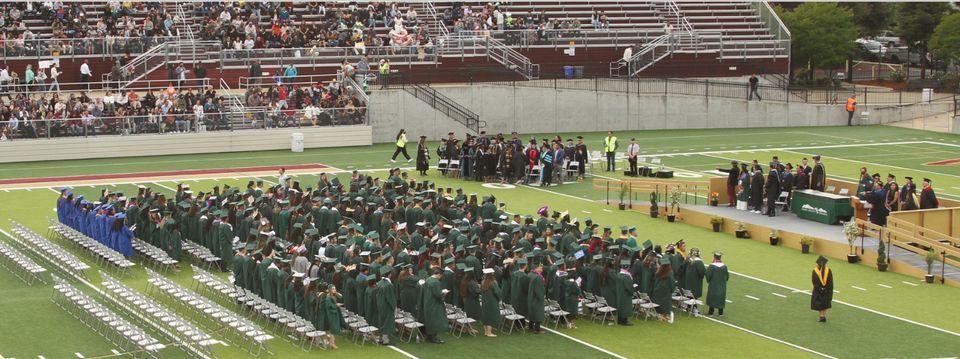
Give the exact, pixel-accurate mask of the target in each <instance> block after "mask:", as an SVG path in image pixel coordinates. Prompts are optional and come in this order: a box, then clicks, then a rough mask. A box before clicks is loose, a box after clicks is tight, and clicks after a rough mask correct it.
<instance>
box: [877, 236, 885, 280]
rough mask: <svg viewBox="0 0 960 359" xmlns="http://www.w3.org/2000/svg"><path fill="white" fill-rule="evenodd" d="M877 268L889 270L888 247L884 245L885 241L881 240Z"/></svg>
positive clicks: (883, 270) (878, 248)
mask: <svg viewBox="0 0 960 359" xmlns="http://www.w3.org/2000/svg"><path fill="white" fill-rule="evenodd" d="M877 270H879V271H881V272H886V271H887V248H886V246H884V245H883V241H880V245H879V246H877Z"/></svg>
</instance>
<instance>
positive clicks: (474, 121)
mask: <svg viewBox="0 0 960 359" xmlns="http://www.w3.org/2000/svg"><path fill="white" fill-rule="evenodd" d="M391 76H392V77H393V79H392V80H390V81H391V82H392V83H391V85H389V86H388V87H390V88H400V89H402V90H404V91H406V92H407V93H409V94H411V95H413V97H416V98H417V99H418V100H420V101H423V102H424V103H426V104H427V105H430V107H433V108H434V109H436V110H437V111H440V112H441V113H443V114H444V115H446V116H447V117H449V118H450V119H452V120H454V121H457V122H459V123H460V124H462V125H463V126H465V127H466V128H468V129H470V130H471V131H474V132H475V133H480V128H482V127H485V126H486V124H485V123H484V122H483V121H481V120H480V115H478V114H477V113H475V112H473V111H470V109H468V108H466V107H464V106H463V105H461V104H459V103H457V102H456V101H454V100H453V99H451V98H449V97H447V96H446V95H444V94H442V93H440V92H438V91H437V90H436V89H434V88H432V87H430V85H429V84H424V83H417V82H409V81H405V79H404V78H403V77H401V76H399V75H396V74H395V75H391Z"/></svg>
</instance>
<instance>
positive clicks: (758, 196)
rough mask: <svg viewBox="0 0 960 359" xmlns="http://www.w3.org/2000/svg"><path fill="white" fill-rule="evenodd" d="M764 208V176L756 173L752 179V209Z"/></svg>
mask: <svg viewBox="0 0 960 359" xmlns="http://www.w3.org/2000/svg"><path fill="white" fill-rule="evenodd" d="M762 206H763V174H761V173H760V172H756V173H754V174H753V177H751V178H750V207H751V208H754V209H756V210H760V207H762Z"/></svg>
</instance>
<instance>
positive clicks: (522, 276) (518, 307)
mask: <svg viewBox="0 0 960 359" xmlns="http://www.w3.org/2000/svg"><path fill="white" fill-rule="evenodd" d="M513 274H514V276H515V277H514V278H513V284H512V287H513V288H511V289H510V295H511V296H513V299H511V302H513V309H514V310H515V311H516V312H517V314H520V315H522V316H527V307H528V304H529V303H527V301H528V297H527V293H528V292H529V291H530V278H528V277H527V273H524V272H522V271H516V272H514V273H513Z"/></svg>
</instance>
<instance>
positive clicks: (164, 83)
mask: <svg viewBox="0 0 960 359" xmlns="http://www.w3.org/2000/svg"><path fill="white" fill-rule="evenodd" d="M135 82H136V83H138V84H144V83H145V84H146V85H142V86H129V85H128V86H127V87H124V88H121V89H118V88H117V81H109V80H108V81H96V82H57V85H58V87H59V88H58V89H57V90H52V89H51V87H52V85H53V82H51V81H48V82H46V83H44V84H42V85H40V84H34V85H26V84H20V85H7V86H6V87H7V88H9V89H10V90H13V91H14V92H16V93H23V94H26V95H28V96H36V95H45V94H53V93H59V94H61V97H63V96H62V94H65V93H71V92H88V91H91V90H97V91H118V90H123V91H134V92H144V91H163V90H166V89H167V88H168V87H169V86H170V85H171V84H172V83H173V82H174V81H172V80H167V79H164V80H143V79H141V80H137V81H135ZM185 82H186V83H184V84H181V85H180V86H179V87H178V89H180V90H185V89H197V90H202V89H205V88H207V86H209V85H210V78H208V77H204V78H199V79H198V78H191V79H187V80H186V81H185Z"/></svg>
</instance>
